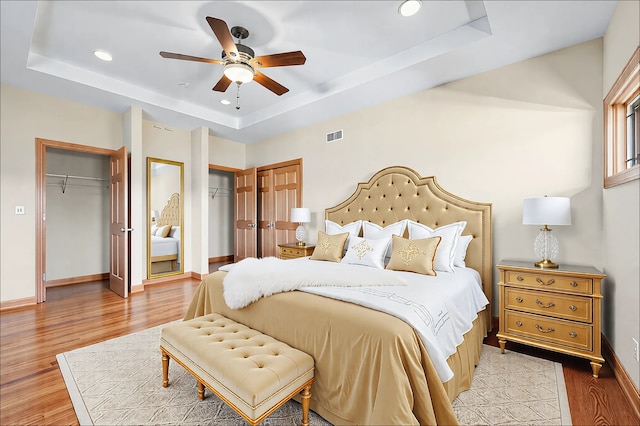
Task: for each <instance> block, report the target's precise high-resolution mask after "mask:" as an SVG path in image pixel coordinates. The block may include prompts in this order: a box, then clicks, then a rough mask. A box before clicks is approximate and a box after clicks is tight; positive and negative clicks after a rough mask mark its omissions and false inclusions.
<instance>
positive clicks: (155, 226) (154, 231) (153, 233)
mask: <svg viewBox="0 0 640 426" xmlns="http://www.w3.org/2000/svg"><path fill="white" fill-rule="evenodd" d="M156 232H158V225H151V235H156Z"/></svg>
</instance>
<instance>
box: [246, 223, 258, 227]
mask: <svg viewBox="0 0 640 426" xmlns="http://www.w3.org/2000/svg"><path fill="white" fill-rule="evenodd" d="M247 226H248V227H249V228H255V227H256V224H255V223H250V224H248V225H247Z"/></svg>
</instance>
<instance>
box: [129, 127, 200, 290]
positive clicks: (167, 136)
mask: <svg viewBox="0 0 640 426" xmlns="http://www.w3.org/2000/svg"><path fill="white" fill-rule="evenodd" d="M142 155H143V157H144V158H145V163H146V158H147V157H153V158H159V159H162V160H171V161H179V162H182V163H184V194H183V200H184V217H185V221H184V253H183V254H182V259H184V271H185V272H187V271H191V265H192V253H191V250H190V247H191V244H192V243H193V238H192V235H191V232H192V226H191V223H190V221H189V220H186V218H191V215H192V211H191V200H192V190H193V189H192V185H191V176H192V162H191V132H189V131H188V130H184V129H178V128H174V127H168V126H165V125H163V124H160V123H156V122H153V121H149V120H142ZM144 188H147V175H146V171H145V175H144ZM145 194H146V192H145ZM165 203H166V202H165ZM145 214H146V213H145ZM145 217H146V216H145ZM144 250H145V257H144V259H145V260H146V242H145V249H144ZM147 278H148V277H147Z"/></svg>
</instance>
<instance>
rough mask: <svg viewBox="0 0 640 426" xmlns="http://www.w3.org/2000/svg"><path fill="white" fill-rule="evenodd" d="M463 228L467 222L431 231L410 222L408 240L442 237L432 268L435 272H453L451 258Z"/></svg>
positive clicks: (426, 227)
mask: <svg viewBox="0 0 640 426" xmlns="http://www.w3.org/2000/svg"><path fill="white" fill-rule="evenodd" d="M465 226H467V222H465V221H461V222H454V223H451V224H449V225H445V226H441V227H439V228H437V229H431V228H429V227H428V226H426V225H423V224H421V223H418V222H414V221H412V220H410V221H409V225H408V228H409V239H410V240H419V239H422V238H431V237H442V241H440V244H439V245H438V250H437V251H436V260H435V262H434V265H433V266H434V268H435V270H436V271H442V272H453V257H454V255H455V250H456V245H457V243H458V239H459V238H460V234H462V230H463V229H464V227H465Z"/></svg>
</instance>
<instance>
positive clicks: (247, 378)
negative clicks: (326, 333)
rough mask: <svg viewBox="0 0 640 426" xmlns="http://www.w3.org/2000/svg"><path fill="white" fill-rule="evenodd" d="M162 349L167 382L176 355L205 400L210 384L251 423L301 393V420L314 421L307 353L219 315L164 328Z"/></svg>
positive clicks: (311, 369)
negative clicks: (310, 405) (311, 410)
mask: <svg viewBox="0 0 640 426" xmlns="http://www.w3.org/2000/svg"><path fill="white" fill-rule="evenodd" d="M160 349H161V351H162V386H163V387H167V386H169V359H170V358H171V359H173V360H174V361H176V362H177V363H178V364H180V365H181V366H183V367H184V368H185V369H186V370H187V371H188V372H189V373H191V374H192V375H193V376H194V377H195V378H196V379H197V381H198V397H199V398H200V399H203V398H204V388H205V387H207V388H208V389H209V390H211V391H212V392H213V393H214V394H216V395H217V396H218V397H219V398H220V399H222V400H223V401H224V402H225V403H226V404H227V405H229V406H230V407H231V408H232V409H233V410H235V411H236V412H237V413H238V414H240V415H241V416H242V417H243V418H244V419H245V420H246V421H247V422H249V423H250V424H252V425H256V424H258V423H260V422H261V421H262V420H264V419H265V418H266V417H267V416H268V415H269V414H271V413H272V412H273V411H275V410H276V409H277V408H278V407H280V406H281V405H282V404H284V403H285V402H287V401H288V400H290V399H291V398H292V397H294V396H295V395H297V394H299V393H300V394H301V399H300V401H301V404H302V424H303V425H308V424H309V398H310V397H311V392H310V389H311V383H312V382H313V378H314V361H313V358H312V357H311V356H309V355H308V354H306V353H304V352H302V351H299V350H297V349H294V348H292V347H290V346H289V345H287V344H285V343H283V342H280V341H278V340H276V339H274V338H272V337H270V336H267V335H266V334H262V333H260V332H259V331H256V330H253V329H251V328H249V327H246V326H244V325H242V324H239V323H237V322H234V321H232V320H230V319H228V318H226V317H224V316H222V315H219V314H209V315H205V316H202V317H198V318H194V319H191V320H188V321H184V322H181V323H176V324H172V325H169V326H167V327H164V328H163V329H162V334H161V338H160Z"/></svg>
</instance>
